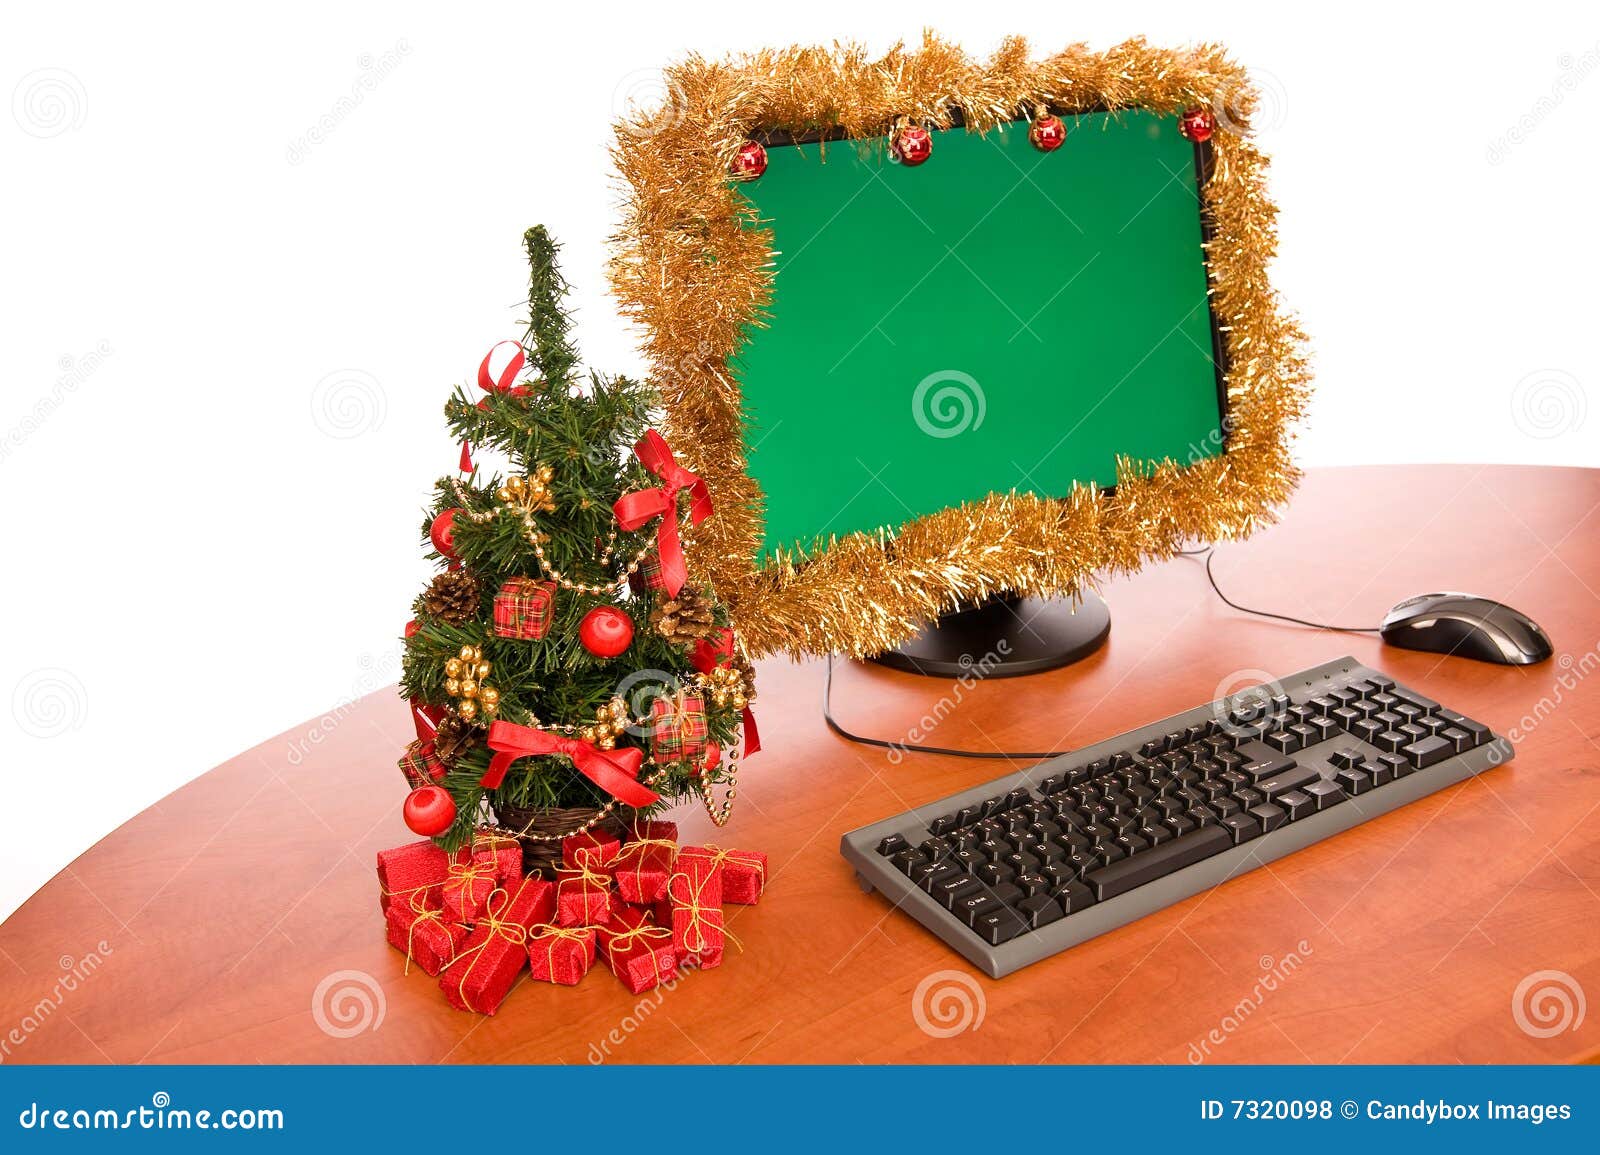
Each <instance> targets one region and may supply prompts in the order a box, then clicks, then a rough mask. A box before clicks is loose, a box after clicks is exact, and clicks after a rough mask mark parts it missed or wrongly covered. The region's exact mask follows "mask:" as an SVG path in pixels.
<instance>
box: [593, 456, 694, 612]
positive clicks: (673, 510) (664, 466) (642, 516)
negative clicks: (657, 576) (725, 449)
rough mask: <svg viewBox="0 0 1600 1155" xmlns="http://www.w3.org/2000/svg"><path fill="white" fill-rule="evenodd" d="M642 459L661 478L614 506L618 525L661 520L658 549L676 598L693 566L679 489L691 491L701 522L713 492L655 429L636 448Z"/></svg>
mask: <svg viewBox="0 0 1600 1155" xmlns="http://www.w3.org/2000/svg"><path fill="white" fill-rule="evenodd" d="M633 451H634V453H636V454H637V455H638V457H639V461H640V462H641V463H642V464H643V465H644V467H645V468H646V469H648V470H649V471H650V472H651V473H653V474H655V475H656V476H657V477H659V478H660V479H661V482H662V484H661V485H659V486H657V487H656V488H655V489H641V490H640V491H639V492H638V493H628V494H624V495H623V496H622V497H620V498H618V499H617V502H616V504H615V505H613V506H612V507H611V508H612V509H613V510H615V511H616V514H617V524H618V525H620V526H621V527H622V528H623V529H625V530H635V529H638V528H639V527H640V526H641V525H643V524H644V523H645V522H647V521H649V520H650V519H651V518H652V517H659V518H660V519H661V528H660V529H659V530H658V531H657V534H656V551H657V553H659V554H660V556H661V580H662V581H663V582H664V583H665V585H666V589H667V593H668V594H670V595H671V596H673V597H677V596H678V591H679V590H681V589H682V588H683V583H684V581H685V580H687V579H688V576H689V568H688V566H687V565H686V564H685V562H684V560H683V546H682V545H681V544H680V543H679V541H678V491H679V490H681V489H687V490H688V491H689V497H690V501H689V520H690V522H691V523H693V524H694V525H699V524H700V523H701V522H702V521H704V520H705V519H706V518H708V517H710V516H711V491H710V490H709V489H707V488H706V483H705V482H704V481H703V480H702V479H701V478H700V475H699V474H697V473H691V472H690V471H689V470H687V469H685V468H684V467H683V466H681V465H679V464H678V463H677V461H676V460H675V459H674V458H673V456H672V450H671V449H670V448H668V446H667V439H666V438H664V437H662V436H661V434H659V433H657V432H656V431H655V430H654V429H652V430H650V431H649V432H647V433H646V434H645V435H644V436H643V437H641V438H639V444H637V445H635V446H634V447H633Z"/></svg>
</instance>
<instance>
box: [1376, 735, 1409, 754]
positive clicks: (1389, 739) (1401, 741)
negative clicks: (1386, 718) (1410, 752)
mask: <svg viewBox="0 0 1600 1155" xmlns="http://www.w3.org/2000/svg"><path fill="white" fill-rule="evenodd" d="M1372 744H1373V745H1374V746H1376V747H1377V748H1378V749H1380V750H1384V751H1387V752H1389V753H1391V754H1392V753H1393V752H1394V751H1396V750H1398V749H1400V748H1401V747H1402V746H1409V745H1410V744H1411V739H1410V738H1409V737H1407V736H1406V735H1405V734H1402V733H1400V731H1398V730H1385V731H1384V732H1383V733H1381V734H1379V735H1378V736H1377V737H1376V738H1374V739H1373V740H1372Z"/></svg>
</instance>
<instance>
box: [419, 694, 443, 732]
mask: <svg viewBox="0 0 1600 1155" xmlns="http://www.w3.org/2000/svg"><path fill="white" fill-rule="evenodd" d="M443 720H444V709H443V707H440V706H429V705H427V704H425V703H423V702H419V701H417V700H416V699H415V698H413V699H412V700H411V722H412V725H414V726H416V728H417V738H418V739H419V740H420V741H423V742H428V741H431V740H432V738H433V735H434V733H435V732H436V731H437V730H438V729H439V723H440V722H441V721H443Z"/></svg>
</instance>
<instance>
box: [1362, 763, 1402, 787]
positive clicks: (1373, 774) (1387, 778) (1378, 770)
mask: <svg viewBox="0 0 1600 1155" xmlns="http://www.w3.org/2000/svg"><path fill="white" fill-rule="evenodd" d="M1360 770H1361V772H1362V773H1363V774H1365V775H1366V776H1367V777H1368V778H1371V779H1372V784H1373V785H1374V786H1387V785H1388V784H1389V783H1390V782H1393V781H1394V771H1393V770H1391V769H1390V768H1389V767H1388V766H1387V765H1386V764H1384V763H1382V762H1373V761H1371V760H1370V759H1369V760H1368V761H1366V762H1363V763H1361V766H1360Z"/></svg>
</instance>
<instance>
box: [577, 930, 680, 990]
mask: <svg viewBox="0 0 1600 1155" xmlns="http://www.w3.org/2000/svg"><path fill="white" fill-rule="evenodd" d="M595 934H596V935H597V936H598V938H599V948H600V949H599V954H600V957H601V958H602V959H604V960H605V964H606V967H607V968H608V969H609V970H610V971H611V973H612V974H614V975H616V976H617V978H619V979H621V980H622V985H623V986H625V987H627V988H628V990H629V992H630V993H632V994H636V995H637V994H643V993H644V992H645V991H648V990H651V989H652V988H654V987H658V986H660V985H661V984H662V983H664V982H666V981H667V980H668V979H670V978H671V977H672V976H673V974H674V973H675V972H676V971H677V968H678V958H677V955H676V954H675V953H674V952H673V949H672V932H671V931H670V930H668V929H667V928H666V927H664V926H657V925H655V924H654V923H653V922H651V921H650V916H649V915H648V914H646V913H645V912H644V911H642V910H628V911H623V912H622V913H620V914H619V915H618V916H617V917H616V918H615V919H613V921H612V924H611V925H610V926H602V927H598V928H596V930H595Z"/></svg>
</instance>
